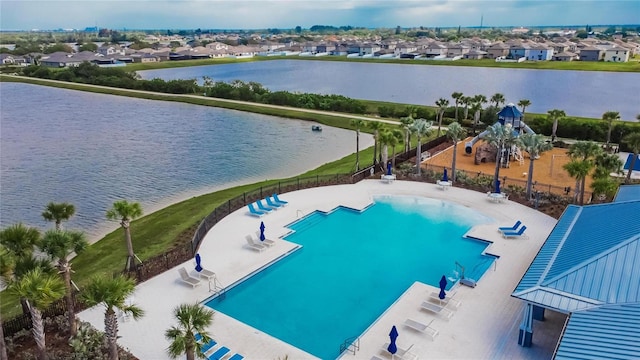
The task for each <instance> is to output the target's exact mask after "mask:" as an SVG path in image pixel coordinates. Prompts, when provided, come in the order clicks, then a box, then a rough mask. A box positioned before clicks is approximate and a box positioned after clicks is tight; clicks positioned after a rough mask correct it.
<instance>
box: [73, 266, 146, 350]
mask: <svg viewBox="0 0 640 360" xmlns="http://www.w3.org/2000/svg"><path fill="white" fill-rule="evenodd" d="M135 286H136V283H135V281H134V280H133V279H129V278H127V277H124V276H122V275H118V276H116V277H114V278H111V277H93V278H91V280H90V282H89V284H88V285H87V287H86V288H84V289H83V290H82V298H83V299H84V301H85V302H86V304H87V305H88V306H95V305H98V304H102V305H103V306H104V307H105V309H106V310H105V312H104V333H105V337H106V339H107V346H108V348H109V360H118V344H117V340H118V318H117V317H116V310H120V311H122V312H123V313H124V314H130V315H131V316H132V317H133V318H134V319H139V318H140V317H142V316H143V315H144V311H143V310H142V309H141V308H139V307H138V306H137V305H135V304H127V303H126V302H125V300H126V299H127V298H128V297H130V296H131V295H132V294H133V292H134V291H135Z"/></svg>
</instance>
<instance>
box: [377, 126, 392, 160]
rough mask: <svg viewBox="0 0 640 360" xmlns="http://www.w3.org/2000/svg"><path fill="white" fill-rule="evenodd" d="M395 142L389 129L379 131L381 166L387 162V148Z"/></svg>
mask: <svg viewBox="0 0 640 360" xmlns="http://www.w3.org/2000/svg"><path fill="white" fill-rule="evenodd" d="M394 140H395V137H394V135H393V133H392V132H391V129H383V130H381V131H380V147H381V149H382V165H383V166H385V165H386V164H387V161H388V160H389V146H390V145H391V143H392V142H393V141H394Z"/></svg>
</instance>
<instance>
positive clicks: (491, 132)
mask: <svg viewBox="0 0 640 360" xmlns="http://www.w3.org/2000/svg"><path fill="white" fill-rule="evenodd" d="M483 140H484V141H486V142H487V143H489V144H491V145H493V146H495V147H496V148H497V149H498V153H497V154H496V170H495V173H494V174H493V184H494V185H495V184H497V181H498V179H499V177H500V160H501V159H502V155H503V154H502V153H503V152H504V149H508V148H510V147H511V146H513V145H515V143H516V140H517V138H516V137H515V136H514V135H513V128H512V127H511V125H510V124H507V125H505V126H503V125H502V124H500V123H499V122H498V123H495V124H493V125H491V126H489V127H487V134H486V135H485V136H484V139H483Z"/></svg>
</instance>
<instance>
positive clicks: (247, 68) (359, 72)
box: [138, 60, 640, 120]
mask: <svg viewBox="0 0 640 360" xmlns="http://www.w3.org/2000/svg"><path fill="white" fill-rule="evenodd" d="M138 73H139V74H140V76H141V77H142V78H143V79H152V78H161V79H165V80H169V79H194V78H195V79H198V80H202V77H203V76H209V77H210V78H212V79H214V80H216V81H225V82H226V81H232V80H243V81H255V82H258V83H261V84H262V85H264V86H265V87H266V88H268V89H269V90H273V91H277V90H287V91H299V92H309V93H319V94H340V95H344V96H347V97H350V98H354V99H364V100H378V101H391V102H397V103H406V104H422V105H434V103H435V101H436V100H438V99H439V98H441V97H444V98H446V99H449V100H450V102H451V103H452V104H453V101H452V99H451V94H452V93H453V92H456V91H458V92H462V93H464V94H466V95H476V94H484V95H486V96H487V97H488V98H489V97H491V95H493V94H495V93H502V94H504V95H505V97H506V99H507V102H512V103H517V102H518V101H519V100H521V99H529V100H530V101H531V103H532V105H531V106H529V107H528V108H527V111H530V112H534V113H546V112H547V111H548V110H551V109H562V110H564V111H565V112H566V113H567V114H569V115H573V116H585V117H594V118H601V117H602V114H603V113H604V112H606V111H609V110H611V111H618V112H620V115H621V116H622V119H624V120H632V119H635V116H636V114H638V113H640V106H638V104H639V103H640V98H639V96H638V94H639V93H640V73H614V72H603V71H558V70H532V69H501V68H483V67H463V66H440V65H438V66H436V65H410V64H406V65H405V64H376V63H370V64H368V63H349V62H331V61H299V60H274V61H257V62H247V63H237V64H225V65H208V66H194V67H186V68H174V69H162V70H146V71H139V72H138Z"/></svg>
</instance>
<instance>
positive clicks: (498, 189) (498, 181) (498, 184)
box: [494, 179, 500, 194]
mask: <svg viewBox="0 0 640 360" xmlns="http://www.w3.org/2000/svg"><path fill="white" fill-rule="evenodd" d="M494 192H495V193H496V194H500V180H498V179H496V189H495V191H494Z"/></svg>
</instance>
